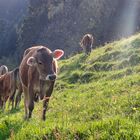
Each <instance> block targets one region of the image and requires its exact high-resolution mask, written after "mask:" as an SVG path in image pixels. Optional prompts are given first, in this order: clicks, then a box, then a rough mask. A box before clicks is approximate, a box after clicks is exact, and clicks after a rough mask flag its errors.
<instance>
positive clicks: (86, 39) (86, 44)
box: [80, 34, 94, 54]
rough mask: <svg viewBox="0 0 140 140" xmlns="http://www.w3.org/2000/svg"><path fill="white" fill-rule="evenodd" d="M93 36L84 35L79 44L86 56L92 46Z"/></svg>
mask: <svg viewBox="0 0 140 140" xmlns="http://www.w3.org/2000/svg"><path fill="white" fill-rule="evenodd" d="M93 40H94V39H93V36H92V34H85V35H84V36H83V38H82V40H81V42H80V45H81V47H82V48H83V50H84V52H85V53H86V54H90V53H91V50H92V45H93Z"/></svg>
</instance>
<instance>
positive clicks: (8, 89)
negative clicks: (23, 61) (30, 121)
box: [0, 68, 19, 109]
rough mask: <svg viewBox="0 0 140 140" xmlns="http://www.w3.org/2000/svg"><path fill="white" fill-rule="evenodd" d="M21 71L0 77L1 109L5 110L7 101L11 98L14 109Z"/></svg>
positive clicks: (10, 72) (16, 70)
mask: <svg viewBox="0 0 140 140" xmlns="http://www.w3.org/2000/svg"><path fill="white" fill-rule="evenodd" d="M18 71H19V69H18V68H16V69H14V70H13V71H9V72H7V73H5V74H4V75H1V76H0V107H1V108H3V109H4V108H5V104H6V101H7V100H8V98H9V103H10V102H12V108H13V107H14V95H15V92H16V79H17V74H18Z"/></svg>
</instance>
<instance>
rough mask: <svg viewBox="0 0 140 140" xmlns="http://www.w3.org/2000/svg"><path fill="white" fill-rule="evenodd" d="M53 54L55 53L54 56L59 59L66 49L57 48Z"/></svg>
mask: <svg viewBox="0 0 140 140" xmlns="http://www.w3.org/2000/svg"><path fill="white" fill-rule="evenodd" d="M52 55H53V58H55V59H57V60H58V59H60V58H61V57H62V56H63V55H64V51H63V50H59V49H57V50H55V51H53V52H52Z"/></svg>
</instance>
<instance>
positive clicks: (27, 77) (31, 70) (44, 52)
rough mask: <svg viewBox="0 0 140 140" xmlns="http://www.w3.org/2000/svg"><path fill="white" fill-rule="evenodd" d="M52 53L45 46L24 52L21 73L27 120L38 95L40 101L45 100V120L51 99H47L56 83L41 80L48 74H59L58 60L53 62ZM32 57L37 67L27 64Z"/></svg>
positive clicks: (43, 116)
mask: <svg viewBox="0 0 140 140" xmlns="http://www.w3.org/2000/svg"><path fill="white" fill-rule="evenodd" d="M51 53H52V52H51V50H49V49H48V48H46V47H43V46H35V47H31V48H29V49H27V50H25V52H24V55H23V60H22V62H21V64H20V67H19V72H20V78H21V82H22V87H23V91H24V106H25V118H30V117H31V115H32V110H33V109H34V99H35V98H36V95H38V96H39V97H40V99H44V100H43V114H42V119H43V120H45V114H46V109H47V105H48V102H49V98H45V97H50V96H51V94H52V91H53V87H54V83H55V81H45V80H43V79H40V78H43V77H44V76H46V75H47V74H51V73H52V74H53V73H56V72H57V67H56V60H53V58H52V56H51ZM30 57H34V58H36V65H35V66H29V65H28V64H27V62H28V59H29V58H30ZM46 57H47V59H46ZM51 59H52V62H51ZM40 60H41V61H42V63H43V64H42V66H40V64H39V62H40ZM40 69H41V70H42V71H41V70H40ZM47 87H48V88H47Z"/></svg>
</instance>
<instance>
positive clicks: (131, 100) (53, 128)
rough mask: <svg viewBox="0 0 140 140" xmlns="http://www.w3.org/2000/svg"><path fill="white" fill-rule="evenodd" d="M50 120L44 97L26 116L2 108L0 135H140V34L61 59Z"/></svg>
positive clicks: (70, 138)
mask: <svg viewBox="0 0 140 140" xmlns="http://www.w3.org/2000/svg"><path fill="white" fill-rule="evenodd" d="M59 66H60V70H59V71H60V72H59V77H58V80H57V82H56V85H55V90H54V92H53V95H52V98H51V99H50V103H49V108H48V111H47V113H46V115H47V119H46V121H45V122H43V121H42V120H41V112H42V102H41V101H40V103H36V104H35V109H34V111H33V117H32V119H30V120H29V121H24V120H23V116H24V107H23V101H22V103H21V104H20V109H18V110H13V111H12V112H11V111H9V110H8V109H6V111H5V112H4V113H3V112H1V113H0V139H1V140H4V139H9V140H40V139H42V140H138V139H140V34H137V35H135V36H132V37H130V38H127V39H122V40H120V41H116V42H113V43H110V44H106V45H105V46H103V47H101V48H97V49H95V50H93V51H92V53H91V55H90V56H85V55H84V54H77V55H75V56H73V57H71V58H69V59H67V60H62V61H59Z"/></svg>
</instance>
